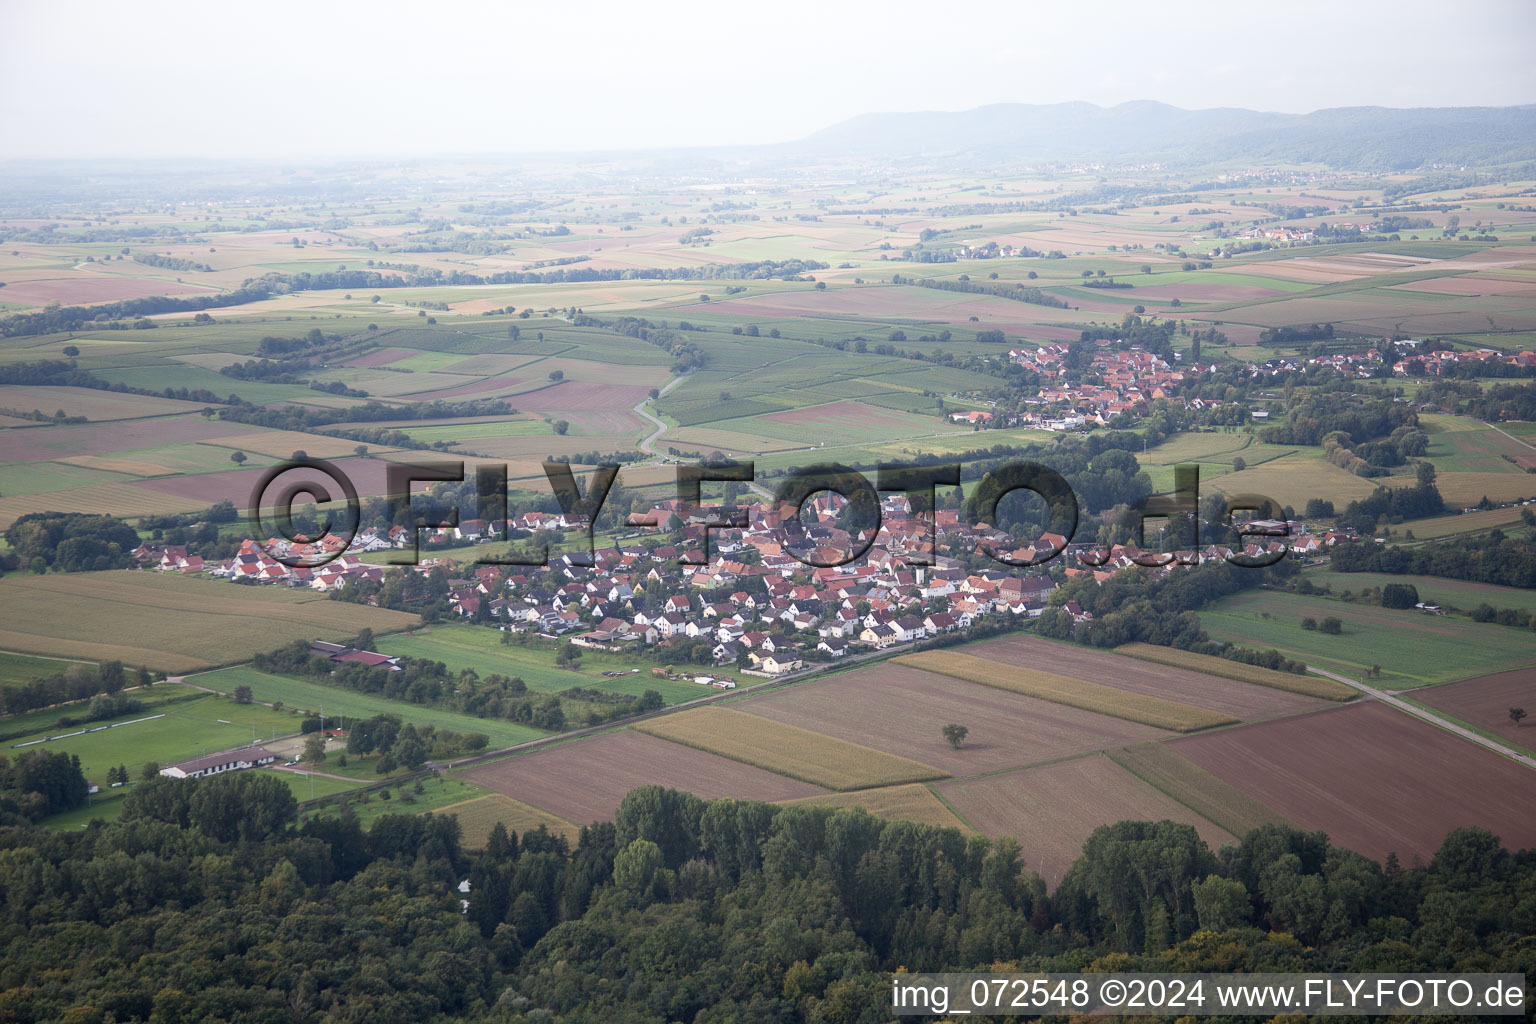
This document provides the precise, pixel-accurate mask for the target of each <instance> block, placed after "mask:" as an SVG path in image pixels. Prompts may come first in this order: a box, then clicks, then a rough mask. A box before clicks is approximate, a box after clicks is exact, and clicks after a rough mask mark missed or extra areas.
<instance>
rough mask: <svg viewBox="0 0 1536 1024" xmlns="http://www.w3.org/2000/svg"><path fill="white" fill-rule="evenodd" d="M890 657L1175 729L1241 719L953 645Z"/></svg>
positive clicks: (957, 677)
mask: <svg viewBox="0 0 1536 1024" xmlns="http://www.w3.org/2000/svg"><path fill="white" fill-rule="evenodd" d="M891 660H892V661H893V662H895V663H896V664H899V665H911V666H912V667H913V668H920V669H925V670H927V671H929V672H937V673H938V674H940V675H945V676H953V677H954V678H956V679H964V680H967V681H969V682H973V683H981V684H982V685H984V686H995V687H997V688H998V689H1000V690H1011V691H1013V692H1014V693H1022V694H1024V695H1025V696H1027V697H1038V698H1040V699H1041V700H1048V701H1052V702H1054V703H1057V704H1065V705H1067V706H1068V707H1074V708H1078V709H1080V710H1083V711H1094V712H1097V713H1098V714H1101V715H1109V716H1111V717H1113V718H1123V719H1126V720H1127V721H1131V722H1140V723H1142V724H1143V725H1155V726H1157V727H1159V728H1162V729H1171V730H1173V731H1174V732H1196V731H1198V730H1200V729H1213V728H1215V727H1217V726H1220V725H1235V724H1236V723H1237V722H1238V721H1239V720H1238V719H1236V718H1233V717H1231V716H1230V715H1223V714H1220V713H1219V712H1216V711H1211V710H1210V709H1208V708H1202V707H1196V706H1195V705H1193V704H1183V703H1180V702H1179V701H1173V700H1164V699H1163V698H1161V697H1151V696H1148V695H1146V694H1141V693H1132V692H1130V691H1129V690H1119V689H1116V688H1115V687H1113V686H1104V685H1102V684H1100V683H1090V682H1087V681H1085V680H1082V679H1073V678H1071V677H1070V676H1059V675H1056V674H1055V673H1054V672H1042V671H1040V670H1038V669H1030V668H1023V667H1021V666H1018V665H1005V664H1003V663H1002V662H997V661H989V660H987V659H986V658H978V657H975V656H974V655H970V654H959V653H956V652H954V651H919V652H917V653H916V654H904V655H902V656H900V657H898V658H893V659H891Z"/></svg>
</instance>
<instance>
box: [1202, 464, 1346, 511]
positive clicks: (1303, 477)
mask: <svg viewBox="0 0 1536 1024" xmlns="http://www.w3.org/2000/svg"><path fill="white" fill-rule="evenodd" d="M1211 488H1212V489H1213V490H1217V491H1221V492H1222V493H1223V494H1262V495H1264V496H1266V497H1269V498H1273V499H1274V500H1275V501H1278V502H1279V503H1280V504H1282V505H1291V506H1293V507H1295V508H1301V507H1303V506H1305V505H1306V503H1307V499H1308V498H1327V499H1328V500H1329V501H1332V502H1333V503H1334V504H1335V505H1337V506H1338V507H1339V508H1343V507H1344V506H1345V505H1347V504H1349V503H1350V502H1351V501H1354V500H1355V499H1357V498H1367V497H1370V495H1371V494H1372V493H1374V492H1375V490H1376V484H1375V483H1373V482H1371V481H1370V480H1367V479H1365V478H1364V477H1359V476H1355V474H1353V473H1350V472H1347V471H1346V470H1342V469H1340V468H1339V467H1337V466H1335V465H1333V464H1332V463H1331V462H1324V461H1323V460H1322V459H1319V458H1311V457H1309V456H1306V455H1286V456H1283V457H1281V458H1278V459H1274V460H1272V461H1270V462H1266V463H1264V464H1263V465H1261V466H1253V467H1251V468H1249V469H1245V470H1243V471H1242V472H1241V473H1228V474H1227V475H1225V476H1223V477H1220V478H1219V479H1216V480H1213V481H1211Z"/></svg>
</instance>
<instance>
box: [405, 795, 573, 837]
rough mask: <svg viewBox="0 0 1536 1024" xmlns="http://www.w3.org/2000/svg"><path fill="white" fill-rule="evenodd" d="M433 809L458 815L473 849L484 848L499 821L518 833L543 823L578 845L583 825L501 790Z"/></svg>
mask: <svg viewBox="0 0 1536 1024" xmlns="http://www.w3.org/2000/svg"><path fill="white" fill-rule="evenodd" d="M433 813H435V814H452V815H454V816H455V817H457V818H458V819H459V828H460V829H461V830H462V832H461V839H462V841H463V843H464V846H465V847H466V848H467V849H471V850H479V849H482V848H484V846H485V843H486V840H488V839H490V837H491V830H492V829H494V828H495V827H496V825H497V824H498V823H499V824H502V825H504V826H506V829H507V831H508V832H510V833H512V834H514V835H522V834H523V833H524V832H532V831H533V830H534V829H536V828H539V827H540V826H542V827H544V828H546V829H548V830H549V831H550V832H551V833H553V834H555V835H559V836H564V837H565V838H566V839H567V840H569V841H570V842H571V844H572V845H575V842H576V837H577V835H578V834H579V833H580V832H581V826H580V825H573V824H571V823H570V822H569V821H566V820H565V819H564V818H560V817H556V816H555V815H553V814H550V813H549V812H548V811H541V810H539V809H538V808H537V807H530V806H529V805H528V804H525V803H523V802H522V801H521V800H514V799H512V798H511V797H509V796H503V795H502V794H500V793H492V794H490V795H489V796H478V797H474V798H473V799H470V800H465V801H463V802H462V803H456V804H449V805H448V806H446V807H439V808H438V809H437V810H436V811H434V812H433Z"/></svg>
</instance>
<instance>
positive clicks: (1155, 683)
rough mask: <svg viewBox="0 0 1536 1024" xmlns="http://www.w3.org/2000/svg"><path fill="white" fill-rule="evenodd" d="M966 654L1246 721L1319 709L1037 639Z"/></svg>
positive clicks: (1297, 699) (1297, 698)
mask: <svg viewBox="0 0 1536 1024" xmlns="http://www.w3.org/2000/svg"><path fill="white" fill-rule="evenodd" d="M968 650H973V651H975V653H976V654H977V655H979V656H981V657H985V658H991V659H994V660H996V661H1001V662H1004V663H1006V664H1011V665H1038V666H1040V667H1042V668H1046V669H1048V670H1050V671H1052V672H1059V673H1061V674H1062V675H1066V676H1072V677H1073V678H1076V679H1087V680H1098V679H1113V680H1114V684H1115V687H1116V688H1117V689H1120V690H1128V691H1130V692H1132V693H1139V694H1146V695H1147V696H1149V697H1161V698H1163V699H1165V700H1173V701H1183V702H1185V703H1188V704H1193V705H1194V706H1196V707H1200V708H1209V709H1210V710H1211V711H1216V712H1220V713H1221V714H1225V715H1230V716H1232V717H1233V718H1240V719H1243V720H1245V721H1246V720H1252V719H1255V718H1269V717H1271V716H1273V715H1281V714H1287V713H1289V712H1292V711H1298V710H1303V709H1307V708H1314V707H1316V706H1317V702H1316V701H1315V700H1313V699H1311V698H1309V697H1303V696H1301V695H1300V694H1295V693H1284V692H1282V691H1279V690H1271V689H1267V688H1265V687H1260V686H1249V685H1245V684H1243V683H1239V682H1236V681H1234V680H1230V679H1222V678H1218V677H1215V676H1210V675H1206V674H1205V673H1203V672H1192V671H1189V670H1188V669H1183V668H1175V667H1172V666H1168V665H1154V664H1152V663H1151V662H1145V661H1137V660H1134V659H1127V658H1123V657H1121V656H1120V655H1116V654H1112V653H1110V652H1108V651H1096V650H1094V649H1092V648H1090V647H1081V646H1079V645H1077V644H1070V643H1062V642H1059V641H1055V640H1046V639H1043V638H1041V637H1036V636H1011V637H1000V638H998V639H996V640H989V641H986V642H984V643H980V644H976V645H975V646H974V647H971V648H968Z"/></svg>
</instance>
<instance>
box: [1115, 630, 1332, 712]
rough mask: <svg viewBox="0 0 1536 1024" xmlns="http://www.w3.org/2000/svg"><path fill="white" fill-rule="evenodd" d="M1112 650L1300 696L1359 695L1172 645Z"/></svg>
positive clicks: (1307, 678)
mask: <svg viewBox="0 0 1536 1024" xmlns="http://www.w3.org/2000/svg"><path fill="white" fill-rule="evenodd" d="M1115 653H1116V654H1124V655H1126V656H1127V657H1131V658H1140V659H1141V660H1143V661H1151V662H1155V663H1156V664H1159V665H1171V666H1172V667H1174V668H1187V669H1189V670H1190V671H1192V672H1201V673H1204V674H1205V675H1208V676H1221V677H1222V678H1223V679H1235V680H1237V681H1238V682H1240V683H1253V684H1254V685H1256V686H1268V687H1270V688H1271V689H1275V690H1286V691H1288V692H1290V693H1299V694H1301V695H1302V696H1304V697H1317V698H1319V699H1320V700H1337V701H1346V700H1354V699H1355V697H1357V696H1359V691H1358V690H1356V689H1354V688H1353V687H1350V686H1345V685H1344V684H1343V683H1336V682H1334V681H1333V680H1332V679H1323V678H1320V677H1318V676H1303V675H1297V674H1296V673H1295V672H1277V671H1275V670H1274V669H1271V668H1262V667H1260V666H1258V665H1245V664H1243V663H1242V662H1240V661H1228V660H1227V659H1226V658H1216V657H1212V656H1211V655H1209V654H1195V653H1194V652H1193V651H1181V650H1177V649H1175V648H1173V647H1159V646H1157V645H1156V644H1126V645H1125V646H1124V647H1116V648H1115Z"/></svg>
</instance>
